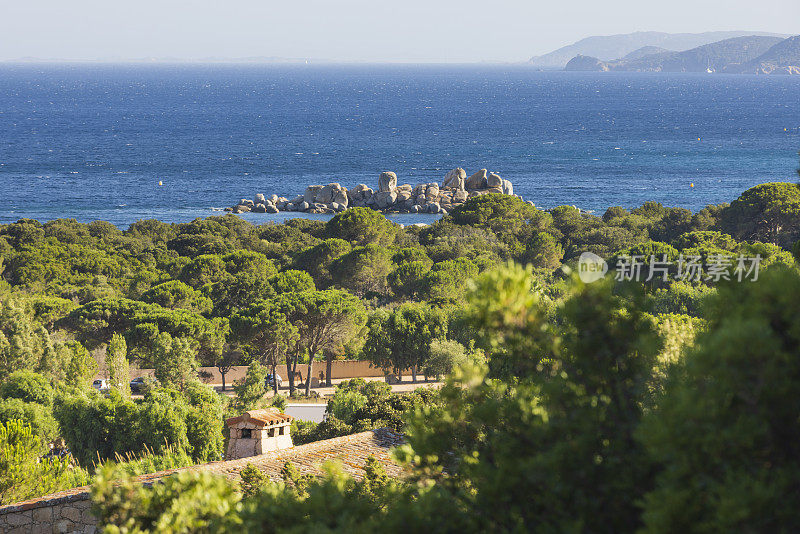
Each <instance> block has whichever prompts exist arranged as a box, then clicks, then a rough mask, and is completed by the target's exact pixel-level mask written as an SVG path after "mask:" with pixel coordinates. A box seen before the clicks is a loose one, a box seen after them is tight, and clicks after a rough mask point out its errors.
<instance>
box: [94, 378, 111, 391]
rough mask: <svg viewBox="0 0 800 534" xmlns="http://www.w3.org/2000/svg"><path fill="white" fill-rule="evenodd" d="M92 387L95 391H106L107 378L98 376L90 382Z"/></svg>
mask: <svg viewBox="0 0 800 534" xmlns="http://www.w3.org/2000/svg"><path fill="white" fill-rule="evenodd" d="M92 387H93V388H94V389H96V390H97V391H106V390H107V389H108V380H106V379H105V378H100V379H97V380H95V381H94V382H92Z"/></svg>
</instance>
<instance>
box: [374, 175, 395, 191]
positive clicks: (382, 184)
mask: <svg viewBox="0 0 800 534" xmlns="http://www.w3.org/2000/svg"><path fill="white" fill-rule="evenodd" d="M396 187H397V175H396V174H395V173H393V172H382V173H381V175H380V177H378V191H381V192H383V193H385V192H388V191H394V190H395V188H396Z"/></svg>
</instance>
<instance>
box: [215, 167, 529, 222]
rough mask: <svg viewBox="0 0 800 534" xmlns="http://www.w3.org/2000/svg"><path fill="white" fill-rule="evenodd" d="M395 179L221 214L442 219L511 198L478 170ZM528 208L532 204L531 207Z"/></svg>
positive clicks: (260, 198)
mask: <svg viewBox="0 0 800 534" xmlns="http://www.w3.org/2000/svg"><path fill="white" fill-rule="evenodd" d="M398 184H399V182H398V180H397V175H396V174H395V173H393V172H382V173H381V174H380V176H379V177H378V189H377V191H375V190H373V189H371V188H370V187H369V186H367V185H366V184H358V185H357V186H355V187H353V188H351V189H347V188H346V187H344V186H342V185H341V184H338V183H330V184H327V185H310V186H308V187H307V188H306V191H305V193H304V194H302V195H297V197H295V198H293V199H288V198H286V197H279V196H278V195H270V196H269V197H267V196H265V195H264V194H262V193H258V194H256V195H255V197H254V198H253V200H250V199H246V198H243V199H241V200H240V201H239V203H238V204H236V205H235V206H233V207H230V208H225V211H230V212H233V213H247V212H253V213H279V212H281V211H302V212H305V213H337V212H340V211H344V210H346V209H348V208H353V207H365V208H371V209H374V210H378V211H382V212H384V213H431V214H442V215H446V214H447V213H448V212H449V211H450V210H452V209H453V208H455V207H457V206H459V205H461V204H463V203H464V202H466V201H467V199H470V198H472V197H476V196H480V195H487V194H490V193H496V194H502V195H512V196H513V195H514V186H513V185H512V183H511V182H510V181H509V180H504V179H503V178H501V177H500V175H499V174H497V173H494V172H489V171H488V170H487V169H481V170H479V171H478V172H476V173H474V174H472V175H471V176H469V177H467V171H465V170H464V169H462V168H461V167H459V168H457V169H453V170H451V171H449V172H448V173H447V174H446V175H445V176H444V179H443V180H442V184H441V185H439V183H438V182H430V183H421V184H417V185H415V186H411V185H410V184H402V185H398ZM531 204H532V203H531Z"/></svg>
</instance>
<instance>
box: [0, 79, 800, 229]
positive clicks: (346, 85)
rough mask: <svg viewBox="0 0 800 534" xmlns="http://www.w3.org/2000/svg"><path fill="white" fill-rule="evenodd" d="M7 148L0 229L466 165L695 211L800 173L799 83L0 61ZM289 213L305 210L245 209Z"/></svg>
mask: <svg viewBox="0 0 800 534" xmlns="http://www.w3.org/2000/svg"><path fill="white" fill-rule="evenodd" d="M698 138H699V140H698ZM0 140H2V143H0V186H1V187H2V194H1V195H0V222H10V221H15V220H17V219H19V218H22V217H30V218H36V219H40V220H46V219H53V218H58V217H70V218H76V219H78V220H81V221H89V220H95V219H104V220H109V221H111V222H113V223H115V224H118V225H121V226H126V225H127V224H130V223H131V222H133V221H134V220H137V219H141V218H158V219H161V220H166V221H188V220H191V219H192V218H194V217H202V216H209V215H215V214H219V212H215V211H212V208H221V207H224V206H230V205H232V204H234V203H235V201H237V200H238V199H239V198H242V197H246V198H251V197H252V196H253V195H254V194H255V193H258V192H263V193H265V194H271V193H277V194H278V195H281V196H287V197H291V196H293V195H295V194H298V193H302V191H303V190H304V189H305V187H306V186H307V185H310V184H317V183H328V182H340V183H342V184H343V185H346V186H348V187H352V186H354V185H356V184H358V183H360V182H363V183H366V184H368V185H370V186H371V187H375V186H376V185H377V177H378V174H379V173H380V172H381V171H383V170H393V171H395V172H397V174H398V177H399V180H400V182H401V183H411V184H416V183H419V182H426V181H438V182H441V180H442V178H443V176H444V174H445V173H446V172H447V171H448V170H449V169H451V168H453V167H458V166H462V167H464V168H466V170H467V172H468V173H472V172H475V171H477V170H478V169H480V168H481V167H487V168H489V169H490V170H492V171H496V172H499V173H500V174H501V175H502V176H503V177H504V178H507V179H510V180H511V181H512V182H513V183H514V189H515V192H516V193H517V194H520V195H522V196H523V197H524V198H525V199H526V200H532V201H534V202H535V203H536V204H537V205H539V206H541V207H552V206H556V205H560V204H570V205H572V204H574V205H577V206H580V207H582V208H585V209H593V210H597V211H598V212H602V210H604V209H605V208H607V207H608V206H612V205H622V206H625V207H635V206H638V205H640V204H641V203H642V202H644V201H646V200H655V201H658V202H662V203H663V204H665V205H669V206H682V207H686V208H689V209H691V210H693V211H696V210H698V209H701V208H702V207H703V206H705V205H707V204H712V203H719V202H729V201H731V200H733V199H735V198H736V197H737V196H738V195H739V194H740V193H741V192H742V191H744V190H745V189H747V188H748V187H751V186H753V185H755V184H758V183H763V182H768V181H794V180H796V174H795V168H796V167H797V163H798V160H797V151H798V149H800V80H798V79H796V78H795V77H778V76H772V77H767V76H763V77H755V76H728V75H692V74H637V73H565V72H536V71H534V70H532V69H530V68H526V67H521V66H513V67H512V66H508V67H497V66H480V67H478V66H397V65H395V66H373V65H362V66H310V65H286V66H277V65H276V66H225V65H214V66H202V65H193V66H186V65H184V66H165V65H148V66H145V65H124V66H123V65H119V66H112V65H59V66H56V65H4V66H0ZM159 181H162V182H163V184H164V185H163V186H161V187H159V186H158V182H159ZM690 183H694V186H695V187H694V188H690V187H689V184H690ZM285 216H297V214H286V215H284V214H281V215H279V216H268V215H263V214H258V215H256V214H253V215H248V216H247V218H248V219H250V220H253V221H254V222H256V221H267V220H274V219H275V218H276V217H278V219H280V218H283V217H285ZM398 220H401V221H402V222H411V221H412V220H414V221H416V220H419V221H430V220H432V219H430V218H428V217H427V216H414V217H412V216H407V217H405V218H402V217H401V218H399V219H398Z"/></svg>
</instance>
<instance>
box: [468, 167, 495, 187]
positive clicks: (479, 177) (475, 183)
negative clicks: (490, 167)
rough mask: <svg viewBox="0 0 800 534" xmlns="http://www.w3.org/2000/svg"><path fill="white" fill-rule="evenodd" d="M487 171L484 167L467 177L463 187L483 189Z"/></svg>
mask: <svg viewBox="0 0 800 534" xmlns="http://www.w3.org/2000/svg"><path fill="white" fill-rule="evenodd" d="M488 172H489V171H487V170H486V169H481V170H479V171H478V172H476V173H475V174H473V175H472V176H470V177H469V178H467V181H466V182H465V184H464V185H465V187H466V188H467V189H473V190H475V189H484V188H486V175H487V173H488Z"/></svg>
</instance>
